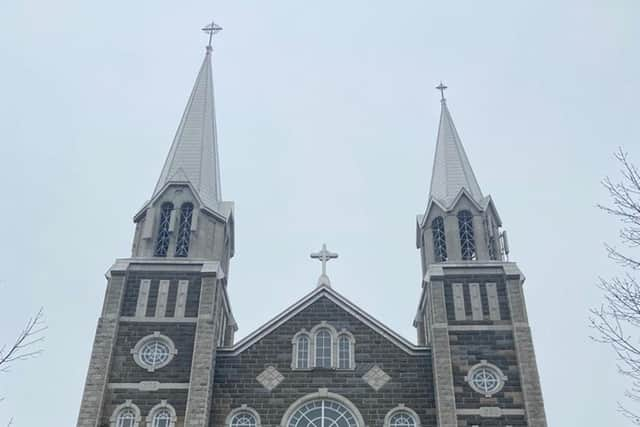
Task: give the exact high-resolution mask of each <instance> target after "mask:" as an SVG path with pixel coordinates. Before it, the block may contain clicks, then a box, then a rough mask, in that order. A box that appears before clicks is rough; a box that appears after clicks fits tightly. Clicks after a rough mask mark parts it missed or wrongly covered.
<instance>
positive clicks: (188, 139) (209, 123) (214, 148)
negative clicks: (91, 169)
mask: <svg viewBox="0 0 640 427" xmlns="http://www.w3.org/2000/svg"><path fill="white" fill-rule="evenodd" d="M211 52H212V48H211V46H207V52H206V54H205V57H204V61H203V62H202V66H201V67H200V72H199V73H198V77H197V78H196V82H195V84H194V86H193V90H192V91H191V96H189V101H188V102H187V106H186V108H185V110H184V113H183V114H182V119H181V120H180V125H179V126H178V130H177V131H176V135H175V137H174V139H173V144H172V145H171V150H169V155H168V156H167V160H166V161H165V163H164V167H163V168H162V172H161V173H160V178H159V179H158V183H157V184H156V188H155V190H154V192H153V196H152V199H154V198H155V197H156V196H157V195H158V194H159V193H160V192H161V191H162V189H163V188H164V187H165V186H166V185H167V184H169V183H171V182H181V183H184V182H188V183H189V184H191V185H192V186H193V188H194V190H195V191H196V192H197V195H198V196H199V197H200V199H201V200H202V202H203V203H204V204H205V205H206V206H207V207H209V208H210V209H213V210H215V209H216V207H217V205H218V202H220V200H221V194H220V165H219V162H218V143H217V135H216V121H215V105H214V97H213V78H212V73H211Z"/></svg>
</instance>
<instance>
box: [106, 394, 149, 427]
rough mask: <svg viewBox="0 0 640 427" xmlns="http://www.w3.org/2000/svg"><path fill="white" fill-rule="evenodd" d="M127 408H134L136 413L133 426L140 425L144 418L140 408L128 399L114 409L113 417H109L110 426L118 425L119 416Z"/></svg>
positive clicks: (116, 426)
mask: <svg viewBox="0 0 640 427" xmlns="http://www.w3.org/2000/svg"><path fill="white" fill-rule="evenodd" d="M125 409H132V410H133V412H134V413H135V414H136V418H135V420H134V421H133V427H138V426H139V425H140V421H141V420H142V416H141V414H140V408H138V407H137V406H136V405H135V404H134V403H133V402H132V401H131V400H126V401H125V402H124V403H122V404H120V405H118V406H116V409H114V410H113V414H112V415H111V418H109V427H118V416H119V415H120V413H121V412H122V411H124V410H125Z"/></svg>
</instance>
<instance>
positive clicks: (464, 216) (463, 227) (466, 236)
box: [458, 210, 476, 260]
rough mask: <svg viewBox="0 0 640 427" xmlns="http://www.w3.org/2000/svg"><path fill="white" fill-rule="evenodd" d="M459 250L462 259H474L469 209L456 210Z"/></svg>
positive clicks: (471, 221) (474, 247)
mask: <svg viewBox="0 0 640 427" xmlns="http://www.w3.org/2000/svg"><path fill="white" fill-rule="evenodd" d="M458 230H459V232H460V251H461V253H462V259H463V260H475V259H476V242H475V239H474V236H473V215H472V214H471V212H469V211H466V210H465V211H460V212H458Z"/></svg>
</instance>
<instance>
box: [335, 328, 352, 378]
mask: <svg viewBox="0 0 640 427" xmlns="http://www.w3.org/2000/svg"><path fill="white" fill-rule="evenodd" d="M341 338H347V340H348V341H349V362H348V365H347V367H346V368H341V367H340V339H341ZM355 344H356V339H355V338H354V336H353V334H352V333H351V332H349V331H347V330H346V329H342V330H340V332H339V333H338V336H337V338H336V356H337V357H336V369H340V370H343V371H346V370H353V369H355V368H356V359H355V347H356V346H355Z"/></svg>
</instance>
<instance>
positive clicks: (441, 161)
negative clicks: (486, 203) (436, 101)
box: [429, 83, 483, 206]
mask: <svg viewBox="0 0 640 427" xmlns="http://www.w3.org/2000/svg"><path fill="white" fill-rule="evenodd" d="M436 89H438V90H439V91H440V92H441V96H442V99H441V100H440V104H441V113H440V125H439V127H438V138H437V142H436V154H435V158H434V161H433V172H432V175H431V190H430V192H429V193H430V196H431V197H432V198H433V199H435V200H437V201H438V202H440V203H441V204H443V205H444V206H449V205H451V203H452V202H453V201H454V200H455V198H456V197H457V196H458V194H459V193H460V191H461V190H462V189H465V190H466V191H467V193H468V194H469V196H471V197H472V198H473V199H474V200H475V201H476V202H477V203H479V204H481V203H482V201H483V196H482V191H481V190H480V186H479V185H478V181H477V180H476V177H475V174H474V173H473V169H472V168H471V163H470V162H469V159H468V158H467V154H466V153H465V151H464V147H463V146H462V141H461V140H460V136H459V135H458V132H457V131H456V127H455V125H454V124H453V119H452V118H451V113H450V112H449V108H448V107H447V100H446V98H445V97H444V90H445V89H447V86H445V85H443V84H442V83H440V85H438V86H437V87H436Z"/></svg>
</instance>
